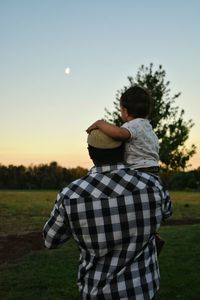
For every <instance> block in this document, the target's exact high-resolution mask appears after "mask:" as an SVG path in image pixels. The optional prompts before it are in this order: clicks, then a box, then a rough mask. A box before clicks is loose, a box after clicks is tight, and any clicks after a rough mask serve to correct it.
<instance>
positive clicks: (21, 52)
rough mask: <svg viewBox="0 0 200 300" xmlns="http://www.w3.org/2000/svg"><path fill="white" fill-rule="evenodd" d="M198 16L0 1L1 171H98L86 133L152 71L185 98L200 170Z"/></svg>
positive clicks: (69, 2) (193, 7) (65, 1)
mask: <svg viewBox="0 0 200 300" xmlns="http://www.w3.org/2000/svg"><path fill="white" fill-rule="evenodd" d="M199 13H200V1H198V0H196V1H195V0H190V1H181V0H171V1H170V0H169V1H159V0H154V1H149V0H141V1H134V0H124V1H122V0H120V1H119V0H101V1H97V0H90V1H89V0H82V1H80V0H79V1H78V0H57V1H55V0H42V1H41V0H34V1H32V0H16V1H14V0H12V1H11V0H0V38H1V47H0V66H1V67H0V107H1V110H0V163H1V164H4V165H9V164H15V165H20V164H23V165H26V166H28V165H30V164H40V163H49V162H51V161H57V162H58V163H59V164H60V165H62V166H65V167H76V166H78V165H79V166H82V167H87V168H88V167H90V166H92V163H91V161H90V159H89V158H88V154H87V149H86V147H87V144H86V137H87V134H86V132H85V129H86V128H87V127H88V126H89V125H90V124H91V123H92V122H93V121H95V120H96V119H100V118H103V117H104V115H105V111H104V109H105V107H106V108H108V109H109V110H112V109H113V101H114V100H115V95H116V91H117V90H119V89H121V88H123V86H124V85H128V80H127V76H133V77H134V76H135V75H136V73H137V70H138V68H139V66H140V65H141V64H144V65H147V66H148V65H149V63H151V62H153V63H154V67H155V69H156V68H157V67H158V66H159V64H162V65H163V68H164V69H165V70H166V73H167V77H166V79H167V80H169V81H170V88H171V96H173V95H174V94H175V93H177V92H179V91H180V92H181V96H180V97H179V98H178V100H177V101H176V105H177V106H179V107H180V108H181V109H184V110H185V116H184V119H185V120H186V121H187V120H189V119H192V120H193V121H194V123H195V126H194V127H193V129H192V130H191V133H190V139H189V140H188V142H187V144H186V145H187V146H190V145H191V144H195V145H196V146H197V154H196V155H195V156H194V157H193V158H192V159H191V161H190V163H191V164H192V167H193V168H196V167H198V166H200V154H199V149H200V122H199V115H200V99H199V98H200V96H199V94H200V91H199V88H200V38H199V32H200V18H199ZM66 67H69V68H70V69H71V72H70V74H68V75H66V74H65V73H64V70H65V68H66Z"/></svg>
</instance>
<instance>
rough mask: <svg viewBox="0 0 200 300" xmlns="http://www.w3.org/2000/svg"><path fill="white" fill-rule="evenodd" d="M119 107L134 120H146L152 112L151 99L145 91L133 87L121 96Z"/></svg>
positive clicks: (138, 87)
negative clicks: (124, 109) (125, 110)
mask: <svg viewBox="0 0 200 300" xmlns="http://www.w3.org/2000/svg"><path fill="white" fill-rule="evenodd" d="M120 105H121V106H122V107H124V108H126V109H127V111H128V114H129V115H131V116H133V117H134V118H148V117H149V116H150V114H151V110H152V99H151V96H150V95H149V93H148V92H147V90H145V89H144V88H142V87H140V86H137V85H135V86H132V87H130V88H129V89H128V90H126V91H125V92H124V93H123V94H122V95H121V98H120Z"/></svg>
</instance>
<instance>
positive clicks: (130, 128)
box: [121, 122, 137, 141]
mask: <svg viewBox="0 0 200 300" xmlns="http://www.w3.org/2000/svg"><path fill="white" fill-rule="evenodd" d="M121 127H122V128H126V129H127V130H128V131H129V132H130V138H129V141H130V140H132V139H134V138H136V137H137V131H136V129H135V128H134V127H133V126H130V124H129V123H128V122H126V123H124V124H123V125H122V126H121Z"/></svg>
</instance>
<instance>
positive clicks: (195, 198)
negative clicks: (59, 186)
mask: <svg viewBox="0 0 200 300" xmlns="http://www.w3.org/2000/svg"><path fill="white" fill-rule="evenodd" d="M56 194H57V192H55V191H0V208H1V210H0V215H1V218H0V233H9V234H11V233H19V232H24V231H39V230H41V229H42V227H43V225H44V223H45V221H46V220H47V219H48V217H49V214H50V211H51V209H52V207H53V204H54V201H55V199H56ZM170 194H171V198H172V200H173V205H174V213H173V216H172V219H190V218H194V219H200V193H197V192H192V193H190V192H171V193H170Z"/></svg>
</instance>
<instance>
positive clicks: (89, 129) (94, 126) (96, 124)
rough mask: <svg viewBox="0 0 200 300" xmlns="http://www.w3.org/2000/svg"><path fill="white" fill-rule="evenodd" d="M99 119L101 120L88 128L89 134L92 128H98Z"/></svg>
mask: <svg viewBox="0 0 200 300" xmlns="http://www.w3.org/2000/svg"><path fill="white" fill-rule="evenodd" d="M99 121H101V120H98V121H96V122H94V123H93V124H92V125H90V126H89V127H88V128H87V129H86V132H87V133H88V134H89V133H90V132H91V131H92V130H94V129H98V128H99V127H98V124H99Z"/></svg>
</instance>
